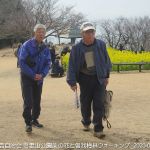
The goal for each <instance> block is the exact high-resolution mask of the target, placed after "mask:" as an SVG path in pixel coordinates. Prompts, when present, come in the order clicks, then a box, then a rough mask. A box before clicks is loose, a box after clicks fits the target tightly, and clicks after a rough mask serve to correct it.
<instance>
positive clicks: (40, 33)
mask: <svg viewBox="0 0 150 150" xmlns="http://www.w3.org/2000/svg"><path fill="white" fill-rule="evenodd" d="M45 33H46V32H45V30H44V29H43V28H38V29H37V30H36V32H35V39H36V40H37V41H38V42H39V43H41V42H42V41H43V40H44V37H45Z"/></svg>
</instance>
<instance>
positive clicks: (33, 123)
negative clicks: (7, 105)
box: [31, 120, 43, 128]
mask: <svg viewBox="0 0 150 150" xmlns="http://www.w3.org/2000/svg"><path fill="white" fill-rule="evenodd" d="M31 124H32V126H34V127H37V128H43V125H42V124H40V123H39V122H38V120H32V121H31Z"/></svg>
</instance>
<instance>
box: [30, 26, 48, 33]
mask: <svg viewBox="0 0 150 150" xmlns="http://www.w3.org/2000/svg"><path fill="white" fill-rule="evenodd" d="M39 28H40V29H44V30H45V31H46V26H45V25H43V24H36V25H35V27H34V30H33V31H34V32H36V31H37V29H39Z"/></svg>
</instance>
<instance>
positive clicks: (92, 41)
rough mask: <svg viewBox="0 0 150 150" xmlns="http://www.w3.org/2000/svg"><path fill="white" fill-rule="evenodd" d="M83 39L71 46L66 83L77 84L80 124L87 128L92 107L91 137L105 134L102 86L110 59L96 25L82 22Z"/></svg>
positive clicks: (104, 85)
mask: <svg viewBox="0 0 150 150" xmlns="http://www.w3.org/2000/svg"><path fill="white" fill-rule="evenodd" d="M80 30H81V34H82V40H81V41H80V42H79V43H77V44H76V45H75V46H73V48H72V50H71V54H70V58H69V66H68V72H67V82H68V84H69V85H70V87H71V89H72V90H73V91H75V90H77V82H78V83H79V86H80V103H81V114H82V124H83V126H84V130H85V131H89V130H90V124H91V105H92V104H93V105H92V107H93V120H92V121H93V124H94V136H96V137H98V138H102V137H104V136H105V135H104V133H103V128H104V127H103V124H102V118H103V116H104V96H105V89H106V86H107V84H108V81H109V74H110V70H111V62H110V58H109V56H108V53H107V50H106V44H105V43H104V42H103V41H101V40H98V39H96V38H95V27H94V26H93V24H92V23H90V22H85V23H83V24H82V25H81V27H80Z"/></svg>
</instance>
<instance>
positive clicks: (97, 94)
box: [79, 73, 106, 132]
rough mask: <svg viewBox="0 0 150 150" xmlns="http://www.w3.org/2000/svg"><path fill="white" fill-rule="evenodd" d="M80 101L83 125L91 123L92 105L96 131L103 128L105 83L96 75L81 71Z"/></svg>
mask: <svg viewBox="0 0 150 150" xmlns="http://www.w3.org/2000/svg"><path fill="white" fill-rule="evenodd" d="M79 85H80V103H81V114H82V123H83V125H90V123H91V107H93V124H94V131H95V132H99V131H102V130H103V128H104V127H103V124H102V118H103V115H104V96H105V88H106V87H105V85H104V84H102V85H101V84H100V83H99V81H98V79H97V76H96V75H85V74H83V73H80V76H79Z"/></svg>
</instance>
